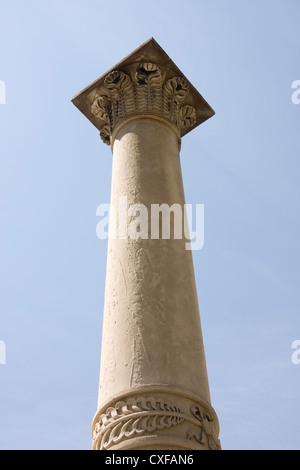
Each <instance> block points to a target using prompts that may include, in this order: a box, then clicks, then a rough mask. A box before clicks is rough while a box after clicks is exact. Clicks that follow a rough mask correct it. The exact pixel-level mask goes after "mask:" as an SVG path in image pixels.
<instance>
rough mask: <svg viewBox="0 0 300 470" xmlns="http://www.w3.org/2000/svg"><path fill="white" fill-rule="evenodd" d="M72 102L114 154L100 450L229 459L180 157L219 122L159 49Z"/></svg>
mask: <svg viewBox="0 0 300 470" xmlns="http://www.w3.org/2000/svg"><path fill="white" fill-rule="evenodd" d="M73 102H74V104H75V105H76V106H77V107H78V108H79V109H80V110H81V111H82V112H83V113H84V114H85V115H86V116H87V117H88V119H90V120H91V122H92V123H93V124H94V125H95V126H96V127H97V128H98V129H99V130H100V136H101V138H102V140H103V141H104V142H105V143H106V144H108V145H110V146H111V150H112V154H113V169H112V188H111V205H112V207H113V208H114V209H115V215H116V217H115V224H114V236H113V237H110V239H109V241H108V256H107V273H106V287H105V305H104V320H103V337H102V349H101V368H100V385H99V395H98V410H97V412H96V415H95V418H94V421H93V426H92V433H93V449H99V450H117V449H121V450H127V449H134V450H143V449H151V450H156V449H161V450H172V449H174V450H175V449H177V450H178V449H184V450H188V449H195V450H200V449H220V442H219V439H218V434H219V425H218V419H217V416H216V414H215V412H214V410H213V408H212V406H211V400H210V393H209V385H208V378H207V371H206V361H205V353H204V347H203V339H202V331H201V324H200V315H199V308H198V299H197V292H196V284H195V278H194V268H193V259H192V252H191V251H190V250H188V249H186V248H187V246H186V242H187V240H186V239H185V237H184V230H183V227H182V223H183V222H184V217H183V215H184V204H185V197H184V190H183V183H182V175H181V166H180V155H179V152H180V142H181V137H182V136H183V135H185V134H186V133H187V132H189V131H190V130H192V129H193V128H194V127H196V126H197V125H199V124H201V123H202V122H203V121H205V120H206V119H208V118H209V117H210V116H212V115H213V114H214V111H213V110H212V109H211V107H210V106H209V105H208V104H207V103H206V101H205V100H204V99H203V97H202V96H201V95H200V94H199V93H198V92H197V91H196V90H195V88H194V87H193V86H192V85H191V84H190V83H189V81H188V80H187V79H186V78H185V77H184V75H183V74H182V73H181V72H180V70H179V69H178V68H177V67H176V65H175V64H174V63H173V62H172V61H171V60H170V58H169V57H168V56H167V55H166V53H165V52H164V51H163V50H162V49H161V47H160V46H159V45H158V44H157V43H156V41H154V39H152V38H151V39H150V40H149V41H147V42H146V43H145V44H143V45H142V46H141V47H140V48H138V49H137V50H136V51H134V52H133V53H132V54H131V55H130V56H128V57H127V58H125V59H124V60H123V61H122V62H120V63H119V64H118V65H116V66H115V67H114V68H113V69H112V70H110V71H109V72H107V73H106V74H105V75H104V76H103V77H100V79H98V80H97V81H96V82H94V83H93V84H92V85H90V86H89V87H87V88H86V89H85V90H83V91H82V92H81V93H79V94H78V95H77V96H76V97H75V98H74V99H73ZM159 212H162V216H161V222H162V224H161V226H160V227H158V228H157V221H158V220H159V219H158V214H159ZM177 217H178V218H177ZM180 217H181V218H180ZM164 230H166V232H164Z"/></svg>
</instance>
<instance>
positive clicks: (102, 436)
mask: <svg viewBox="0 0 300 470" xmlns="http://www.w3.org/2000/svg"><path fill="white" fill-rule="evenodd" d="M183 420H184V417H183V416H182V412H181V410H180V409H179V408H177V407H176V406H171V405H170V404H168V403H166V402H165V401H164V400H162V399H157V398H154V397H148V398H144V397H138V398H136V399H135V398H129V399H128V400H126V402H125V401H120V402H118V403H117V404H116V405H115V406H114V407H109V408H108V409H107V410H106V413H104V414H102V415H101V416H100V417H99V420H98V422H97V423H96V426H95V429H94V432H93V440H94V445H93V448H94V449H95V450H106V449H108V448H109V447H111V446H112V445H114V444H117V443H119V442H120V441H121V440H122V439H124V438H126V439H128V438H131V437H133V436H135V435H141V434H144V433H152V432H154V431H156V430H161V429H165V428H170V427H172V426H176V425H177V424H180V423H181V422H182V421H183Z"/></svg>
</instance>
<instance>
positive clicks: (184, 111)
mask: <svg viewBox="0 0 300 470" xmlns="http://www.w3.org/2000/svg"><path fill="white" fill-rule="evenodd" d="M179 113H180V124H181V127H190V126H192V125H193V124H195V122H196V110H195V108H194V106H189V105H185V106H182V107H181V108H180V111H179Z"/></svg>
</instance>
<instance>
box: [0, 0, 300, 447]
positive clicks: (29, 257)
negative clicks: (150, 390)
mask: <svg viewBox="0 0 300 470" xmlns="http://www.w3.org/2000/svg"><path fill="white" fill-rule="evenodd" d="M299 15H300V4H299V2H298V1H297V0H288V1H287V2H283V1H278V0H261V1H258V0H255V1H253V2H241V1H237V0H228V1H227V2H224V1H223V0H210V1H207V0H205V1H202V0H187V1H186V2H179V1H174V0H172V1H170V0H166V1H159V0H153V1H152V2H142V3H141V2H140V1H133V0H128V1H127V2H123V1H120V0H117V1H115V2H113V3H109V2H104V1H102V0H101V1H96V0H86V1H83V0H51V1H50V0H43V1H37V0H36V1H34V0H28V1H26V2H24V1H21V0H11V1H10V2H3V1H2V2H1V4H0V18H1V28H0V51H1V55H0V57H1V61H0V80H2V81H4V82H5V85H6V104H0V132H1V139H0V205H1V206H0V207H1V233H0V240H1V243H0V259H1V268H0V286H1V296H0V340H1V341H2V342H4V343H5V345H6V364H0V448H1V449H90V447H91V421H92V418H93V415H94V413H95V411H96V405H97V391H98V378H99V364H100V346H101V344H100V338H101V325H102V310H103V301H104V281H105V265H106V248H107V244H106V241H103V240H99V239H97V237H96V225H97V222H98V219H97V217H96V209H97V207H98V205H99V204H103V203H108V202H109V198H110V181H111V163H112V156H111V153H110V149H109V147H107V146H105V145H103V144H102V142H101V140H100V138H99V135H98V131H97V130H96V129H95V128H94V127H93V126H92V125H91V123H90V122H89V121H88V120H87V119H86V118H84V116H83V115H81V113H80V112H78V110H77V109H76V108H75V107H74V106H73V105H72V103H71V101H70V100H71V98H72V97H73V96H74V95H75V94H76V93H77V92H79V91H80V90H81V89H83V88H84V87H85V86H87V85H89V84H90V83H91V82H92V81H94V80H95V79H96V78H98V77H99V76H100V75H102V74H103V73H104V72H105V71H106V70H108V69H110V68H111V67H112V66H113V65H114V64H116V63H117V62H118V61H119V60H121V59H122V58H123V57H125V56H126V55H127V54H129V53H130V52H132V51H133V50H134V49H135V48H137V47H138V46H139V45H141V44H142V43H143V42H144V41H146V40H147V39H148V38H150V37H152V36H153V37H154V38H155V39H156V40H157V41H158V43H159V44H160V45H161V46H162V47H163V48H164V49H165V51H166V52H167V54H168V55H169V56H170V57H171V58H172V60H173V61H174V62H175V63H176V64H177V65H178V67H179V68H180V69H181V70H182V71H183V73H184V74H185V75H186V76H187V77H188V78H189V80H190V81H191V82H192V83H193V85H194V86H195V87H196V88H197V89H198V90H199V91H200V93H201V94H203V96H204V98H205V99H206V100H207V101H208V103H209V104H210V105H211V106H212V107H213V108H214V110H215V111H216V115H215V116H214V117H213V118H211V119H209V120H208V121H207V122H205V123H204V124H202V125H201V126H200V127H198V128H197V129H195V130H194V131H193V132H191V133H189V134H188V135H187V136H185V137H184V139H183V142H182V150H181V158H182V170H183V178H184V185H185V192H186V200H187V202H188V203H191V204H204V206H205V244H204V248H203V249H202V250H199V251H194V252H193V256H194V264H195V274H196V282H197V288H198V296H199V305H200V312H201V321H202V327H203V334H204V342H205V349H206V356H207V366H208V373H209V380H210V388H211V395H212V403H213V406H214V408H215V410H216V412H217V414H218V416H219V420H220V428H221V432H220V439H221V443H222V447H223V448H224V449H300V431H299V416H300V401H299V387H300V364H299V365H295V364H293V363H292V361H291V356H292V352H293V350H292V349H291V345H292V343H293V341H295V340H297V339H298V340H299V339H300V320H299V314H300V289H299V280H300V279H299V264H300V263H299V261H300V252H299V239H300V223H299V209H300V189H299V182H300V164H299V155H300V152H299V150H300V139H299V135H300V132H299V131H300V104H298V105H297V104H293V102H292V99H291V97H292V93H293V90H292V88H291V86H292V83H293V81H295V80H300V65H299V64H300V62H299V50H300V33H299Z"/></svg>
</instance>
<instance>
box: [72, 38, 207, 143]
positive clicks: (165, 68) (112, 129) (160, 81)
mask: <svg viewBox="0 0 300 470" xmlns="http://www.w3.org/2000/svg"><path fill="white" fill-rule="evenodd" d="M72 101H73V103H74V104H75V106H77V107H78V108H79V109H80V111H82V113H83V114H84V115H85V116H86V117H87V118H88V119H89V120H90V121H91V122H92V123H93V124H94V125H95V127H96V128H97V129H98V130H99V131H100V136H101V138H102V140H103V142H104V143H106V144H108V145H110V144H111V143H112V140H113V137H114V135H115V134H116V131H117V130H119V129H120V127H121V126H122V125H123V124H124V123H126V122H128V120H131V119H135V118H137V119H138V118H143V117H147V118H153V119H158V120H161V121H163V122H165V123H166V124H168V125H169V126H170V127H172V128H173V130H174V132H176V134H177V136H178V138H181V137H182V136H184V135H185V134H187V133H188V132H190V131H191V130H192V129H194V128H195V127H196V126H198V125H199V124H201V123H202V122H204V121H206V120H207V119H208V118H210V117H211V116H213V115H214V111H213V109H212V108H211V107H210V106H209V104H208V103H207V102H206V101H205V100H204V98H203V97H202V96H201V94H200V93H199V92H198V91H197V90H196V89H195V88H194V87H193V85H192V84H191V83H190V82H189V81H188V80H187V78H186V77H185V76H184V75H183V73H182V72H181V71H180V70H179V69H178V67H177V66H176V65H175V64H174V62H173V61H172V60H171V59H170V58H169V57H168V55H167V54H166V53H165V52H164V50H163V49H162V48H161V47H160V46H159V45H158V44H157V42H156V41H155V40H154V39H153V38H151V39H149V40H148V41H147V42H146V43H144V44H143V45H142V46H140V47H139V48H138V49H136V50H135V51H134V52H132V53H131V54H130V55H129V56H127V57H126V58H125V59H124V60H122V62H120V63H119V64H117V65H116V66H115V67H113V68H112V69H111V70H109V71H108V72H107V73H106V74H104V75H103V76H101V77H100V78H99V79H98V80H96V81H95V82H94V83H92V84H91V85H90V86H88V87H87V88H85V89H84V90H83V91H82V92H81V93H79V94H78V95H76V96H75V97H74V98H73V100H72Z"/></svg>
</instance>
